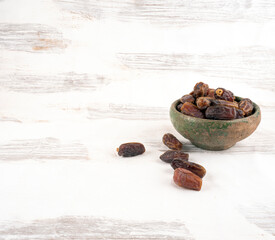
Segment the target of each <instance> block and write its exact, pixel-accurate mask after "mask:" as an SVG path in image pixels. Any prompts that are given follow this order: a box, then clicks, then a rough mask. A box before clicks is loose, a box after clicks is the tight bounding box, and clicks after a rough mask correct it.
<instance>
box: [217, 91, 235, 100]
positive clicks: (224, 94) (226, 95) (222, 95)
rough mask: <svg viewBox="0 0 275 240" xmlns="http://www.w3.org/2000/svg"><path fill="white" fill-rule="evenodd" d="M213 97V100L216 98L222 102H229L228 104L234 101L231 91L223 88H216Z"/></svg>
mask: <svg viewBox="0 0 275 240" xmlns="http://www.w3.org/2000/svg"><path fill="white" fill-rule="evenodd" d="M214 95H215V98H217V99H222V100H225V101H230V102H233V101H234V94H233V93H232V92H231V91H229V90H226V89H224V88H217V89H216V90H215V94H214Z"/></svg>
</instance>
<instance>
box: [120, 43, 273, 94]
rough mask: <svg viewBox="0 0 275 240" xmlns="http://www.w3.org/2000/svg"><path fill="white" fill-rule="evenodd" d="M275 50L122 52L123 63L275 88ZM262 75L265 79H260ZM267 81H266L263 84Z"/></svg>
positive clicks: (138, 67)
mask: <svg viewBox="0 0 275 240" xmlns="http://www.w3.org/2000/svg"><path fill="white" fill-rule="evenodd" d="M274 56H275V50H274V49H273V48H268V47H263V46H255V47H246V48H239V49H237V50H227V51H226V52H221V53H199V54H191V53H178V54H165V53H148V52H144V53H138V52H137V53H120V54H118V55H117V57H118V59H119V60H120V61H121V63H122V64H123V65H125V66H127V67H128V68H131V69H138V70H144V71H169V72H171V71H181V72H194V73H199V74H202V75H204V76H207V77H213V78H219V79H224V80H230V81H236V82H240V81H241V82H244V83H249V85H252V86H253V87H255V88H265V89H270V90H272V91H275V80H274V75H275V58H274ZM259 79H261V81H259ZM263 82H264V84H263Z"/></svg>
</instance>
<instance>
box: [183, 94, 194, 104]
mask: <svg viewBox="0 0 275 240" xmlns="http://www.w3.org/2000/svg"><path fill="white" fill-rule="evenodd" d="M180 101H181V102H182V103H186V102H190V103H194V102H195V98H194V97H193V96H192V95H190V94H187V95H184V96H182V97H181V98H180Z"/></svg>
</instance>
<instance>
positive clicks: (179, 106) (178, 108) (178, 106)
mask: <svg viewBox="0 0 275 240" xmlns="http://www.w3.org/2000/svg"><path fill="white" fill-rule="evenodd" d="M182 105H183V104H182V103H179V104H178V105H177V110H178V111H179V112H180V109H181V107H182Z"/></svg>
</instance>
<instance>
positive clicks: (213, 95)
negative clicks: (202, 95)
mask: <svg viewBox="0 0 275 240" xmlns="http://www.w3.org/2000/svg"><path fill="white" fill-rule="evenodd" d="M206 97H211V98H214V97H215V89H213V88H209V89H208V91H207V95H206Z"/></svg>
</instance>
